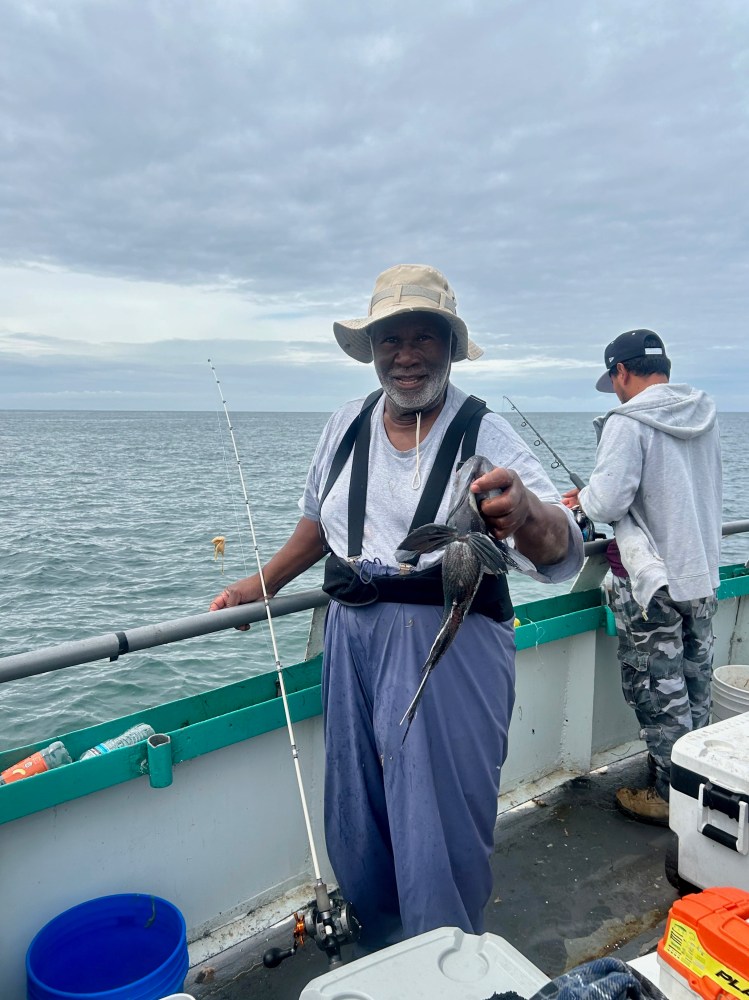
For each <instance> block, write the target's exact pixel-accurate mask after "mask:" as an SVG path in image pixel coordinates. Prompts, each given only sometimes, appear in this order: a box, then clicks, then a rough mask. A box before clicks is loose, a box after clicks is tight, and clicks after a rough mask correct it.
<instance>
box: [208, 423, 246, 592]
mask: <svg viewBox="0 0 749 1000" xmlns="http://www.w3.org/2000/svg"><path fill="white" fill-rule="evenodd" d="M216 433H217V434H218V439H219V441H220V443H221V453H222V455H223V457H224V469H225V471H226V481H227V483H229V484H230V487H231V474H230V472H229V453H228V452H227V450H226V439H225V437H224V435H223V434H222V433H221V414H220V413H219V411H218V410H216ZM229 496H230V499H231V512H232V514H233V515H234V524H235V527H236V529H237V539H238V540H239V552H240V555H241V557H242V566H243V567H244V574H245V576H248V575H249V571H248V569H247V556H246V554H245V551H244V541H243V535H244V532H243V531H242V528H241V525H240V523H239V513H238V511H237V505H236V503H235V502H234V491H233V489H231V488H230V490H229Z"/></svg>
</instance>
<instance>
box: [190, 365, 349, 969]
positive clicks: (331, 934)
mask: <svg viewBox="0 0 749 1000" xmlns="http://www.w3.org/2000/svg"><path fill="white" fill-rule="evenodd" d="M208 364H209V365H210V366H211V371H212V372H213V377H214V379H215V380H216V387H217V389H218V394H219V396H220V397H221V404H222V406H223V407H224V413H225V415H226V422H227V424H228V426H229V435H230V437H231V443H232V447H233V448H234V457H235V459H236V461H237V469H238V470H239V481H240V482H241V484H242V495H243V496H244V505H245V510H246V512H247V520H248V521H249V524H250V534H251V535H252V545H253V549H254V551H255V563H256V565H257V571H258V577H259V578H260V587H261V589H262V592H263V603H264V605H265V615H266V618H267V620H268V631H269V632H270V638H271V643H272V646H273V657H274V660H275V666H276V674H277V676H278V687H279V691H280V692H281V700H282V702H283V710H284V714H285V715H286V728H287V730H288V734H289V743H290V745H291V757H292V760H293V761H294V770H295V772H296V780H297V786H298V788H299V798H300V799H301V803H302V812H303V814H304V825H305V827H306V830H307V840H308V842H309V848H310V853H311V855H312V867H313V869H314V873H315V903H316V906H315V907H313V908H312V909H311V910H310V911H308V912H307V914H306V915H305V916H304V917H300V916H299V915H298V914H294V917H295V927H294V943H293V945H292V946H291V948H289V949H287V950H283V949H281V948H269V949H268V951H266V952H265V954H264V955H263V964H264V965H265V966H266V967H268V968H275V967H276V966H277V965H280V964H281V962H282V961H283V960H284V959H285V958H289V957H290V956H291V955H293V954H294V952H295V951H296V949H297V946H298V945H300V944H304V935H305V933H306V934H307V936H309V937H311V938H312V939H313V940H314V941H315V943H316V944H317V946H318V948H320V949H321V950H322V951H324V952H325V953H326V954H327V956H328V960H329V962H330V964H331V965H339V964H340V962H341V945H343V944H349V943H351V942H353V941H356V940H357V939H358V937H359V929H360V925H359V921H358V919H357V917H356V914H355V913H354V909H353V906H352V905H351V903H349V902H347V901H343V902H342V903H340V904H334V903H333V901H332V900H331V898H330V893H329V892H328V887H327V885H326V884H325V882H324V880H323V877H322V874H321V872H320V865H319V862H318V860H317V849H316V847H315V837H314V834H313V833H312V823H311V822H310V816H309V809H308V808H307V796H306V794H305V791H304V782H303V781H302V771H301V768H300V766H299V748H298V747H297V744H296V739H295V738H294V727H293V725H292V722H291V712H290V710H289V699H288V696H287V694H286V684H285V682H284V676H283V667H282V665H281V658H280V657H279V655H278V644H277V642H276V631H275V628H274V626H273V615H272V614H271V610H270V601H269V597H268V589H267V587H266V585H265V575H264V573H263V565H262V561H261V559H260V550H259V548H258V544H257V536H256V534H255V524H254V521H253V519H252V511H251V509H250V498H249V496H248V495H247V487H246V486H245V481H244V473H243V472H242V463H241V461H240V458H239V450H238V448H237V441H236V438H235V437H234V428H233V426H232V422H231V417H230V416H229V409H228V407H227V405H226V400H225V399H224V393H223V390H222V388H221V381H220V379H219V377H218V374H217V372H216V369H215V367H214V366H213V363H212V362H211V359H210V358H209V359H208Z"/></svg>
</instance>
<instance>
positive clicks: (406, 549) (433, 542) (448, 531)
mask: <svg viewBox="0 0 749 1000" xmlns="http://www.w3.org/2000/svg"><path fill="white" fill-rule="evenodd" d="M456 536H457V531H456V530H455V528H451V527H449V526H448V525H447V524H423V525H422V526H421V527H420V528H416V529H415V530H414V531H411V532H410V533H409V534H408V535H406V537H405V538H404V539H403V541H402V542H401V543H400V545H399V546H398V549H397V550H396V552H395V558H396V559H397V560H398V562H406V561H407V560H409V559H412V558H413V557H414V556H416V555H423V554H424V553H425V552H436V551H437V549H443V548H444V547H445V546H446V545H449V544H450V542H452V541H453V539H454V538H456Z"/></svg>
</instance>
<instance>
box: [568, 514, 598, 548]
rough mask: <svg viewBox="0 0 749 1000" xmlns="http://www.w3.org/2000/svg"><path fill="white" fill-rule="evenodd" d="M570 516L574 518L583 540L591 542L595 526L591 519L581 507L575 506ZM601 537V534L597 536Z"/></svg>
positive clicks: (594, 534) (594, 533)
mask: <svg viewBox="0 0 749 1000" xmlns="http://www.w3.org/2000/svg"><path fill="white" fill-rule="evenodd" d="M572 516H573V517H574V518H575V523H576V524H577V526H578V528H579V529H580V532H581V534H582V536H583V541H584V542H592V541H593V539H594V538H595V537H596V526H595V524H593V522H592V521H591V519H590V518H589V517H588V515H587V514H586V513H585V511H584V510H583V509H582V507H575V508H574V510H573V511H572ZM598 537H603V536H600V535H599V536H598Z"/></svg>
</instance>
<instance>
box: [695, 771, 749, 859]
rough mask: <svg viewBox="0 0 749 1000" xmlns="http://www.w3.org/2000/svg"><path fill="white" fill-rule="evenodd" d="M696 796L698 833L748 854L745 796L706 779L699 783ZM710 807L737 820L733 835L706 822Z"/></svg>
mask: <svg viewBox="0 0 749 1000" xmlns="http://www.w3.org/2000/svg"><path fill="white" fill-rule="evenodd" d="M697 798H698V801H699V805H700V810H701V819H700V825H699V831H700V833H701V834H702V835H703V836H704V837H707V839H708V840H713V841H715V843H716V844H722V845H723V847H728V848H730V849H731V850H732V851H736V853H737V854H749V805H748V804H747V802H746V799H745V797H744V796H740V795H737V794H736V793H735V792H729V791H726V789H724V788H720V787H718V786H716V785H713V783H712V782H711V781H706V782H704V783H703V784H700V791H699V795H698V796H697ZM711 809H713V810H714V811H715V812H720V813H723V814H724V815H726V816H728V817H729V819H735V820H737V821H738V827H739V828H738V832H737V834H736V836H735V837H734V836H733V835H732V834H730V833H727V832H726V831H725V830H722V829H721V828H720V827H718V826H714V825H713V824H712V823H710V822H708V820H709V813H710V810H711Z"/></svg>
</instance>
